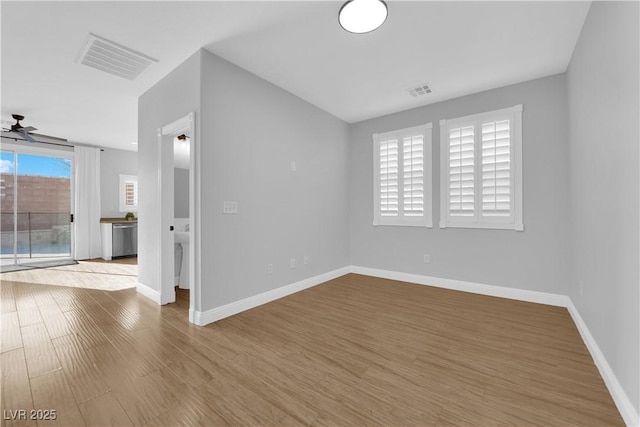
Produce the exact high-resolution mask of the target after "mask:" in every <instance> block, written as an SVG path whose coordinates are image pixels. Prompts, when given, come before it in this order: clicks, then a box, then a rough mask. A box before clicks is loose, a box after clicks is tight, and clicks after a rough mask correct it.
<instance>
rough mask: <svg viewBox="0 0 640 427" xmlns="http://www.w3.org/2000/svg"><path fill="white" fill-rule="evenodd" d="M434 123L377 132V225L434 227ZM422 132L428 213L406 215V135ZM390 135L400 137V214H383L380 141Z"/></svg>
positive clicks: (375, 137)
mask: <svg viewBox="0 0 640 427" xmlns="http://www.w3.org/2000/svg"><path fill="white" fill-rule="evenodd" d="M432 133H433V123H425V124H423V125H418V126H412V127H408V128H404V129H397V130H393V131H388V132H383V133H375V134H373V196H374V197H373V200H374V203H373V225H374V226H376V227H377V226H408V227H427V228H432V227H433V200H432V199H433V178H432V175H433V157H432V143H433V135H432ZM416 135H422V144H423V147H422V149H423V151H422V152H423V158H422V161H423V167H424V169H423V177H422V178H423V200H424V205H423V208H424V211H423V212H424V214H423V215H421V216H404V213H403V208H404V190H403V189H402V188H401V187H402V185H403V183H402V173H403V171H404V165H403V164H402V163H403V162H402V160H403V154H404V144H403V142H402V139H403V138H405V137H408V136H416ZM390 139H397V140H398V178H399V183H398V216H396V217H389V216H383V215H382V214H381V212H380V205H381V193H380V143H381V142H383V141H388V140H390Z"/></svg>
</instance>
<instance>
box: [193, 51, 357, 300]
mask: <svg viewBox="0 0 640 427" xmlns="http://www.w3.org/2000/svg"><path fill="white" fill-rule="evenodd" d="M201 126H202V128H201V133H200V135H202V138H203V143H202V151H201V162H202V165H203V167H202V189H203V190H202V218H203V221H202V277H203V283H202V310H208V309H211V308H214V307H217V306H221V305H223V304H227V303H230V302H233V301H237V300H240V299H242V298H246V297H249V296H252V295H256V294H258V293H261V292H265V291H268V290H270V289H274V288H278V287H281V286H284V285H287V284H290V283H293V282H296V281H299V280H302V279H305V278H309V277H312V276H315V275H318V274H321V273H326V272H328V271H331V270H334V269H337V268H340V267H344V266H346V265H348V263H349V254H348V251H349V237H348V236H349V224H348V216H349V211H348V209H349V207H348V191H347V190H348V189H347V184H346V183H347V181H348V175H347V166H348V163H347V158H348V140H349V128H348V125H347V124H346V123H344V122H342V121H341V120H339V119H337V118H335V117H333V116H331V115H329V114H328V113H326V112H324V111H322V110H320V109H318V108H317V107H315V106H313V105H311V104H309V103H307V102H305V101H303V100H302V99H300V98H298V97H296V96H294V95H292V94H291V93H289V92H286V91H284V90H283V89H281V88H279V87H277V86H274V85H273V84H271V83H268V82H267V81H265V80H263V79H261V78H259V77H257V76H255V75H253V74H251V73H249V72H248V71H246V70H244V69H242V68H239V67H237V66H235V65H233V64H231V63H229V62H227V61H225V60H223V59H221V58H219V57H217V56H215V55H212V54H210V53H209V52H207V51H203V53H202V120H201ZM291 162H296V165H297V171H296V172H291V171H290V164H291ZM225 200H230V201H237V202H238V208H239V212H238V214H237V215H222V203H223V201H225ZM305 255H307V256H309V257H310V263H309V264H308V265H303V262H302V260H303V257H304V256H305ZM290 258H296V260H297V268H296V269H295V270H290V269H289V259H290ZM270 263H271V264H273V265H274V267H275V271H274V273H272V274H267V265H268V264H270Z"/></svg>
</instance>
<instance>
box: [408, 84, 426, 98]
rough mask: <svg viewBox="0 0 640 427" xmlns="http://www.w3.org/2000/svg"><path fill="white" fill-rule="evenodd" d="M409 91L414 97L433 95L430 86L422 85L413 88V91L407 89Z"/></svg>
mask: <svg viewBox="0 0 640 427" xmlns="http://www.w3.org/2000/svg"><path fill="white" fill-rule="evenodd" d="M407 90H408V91H409V93H410V94H411V96H413V97H416V96H421V95H426V94H428V93H431V88H430V87H429V85H421V86H417V87H412V88H411V89H407Z"/></svg>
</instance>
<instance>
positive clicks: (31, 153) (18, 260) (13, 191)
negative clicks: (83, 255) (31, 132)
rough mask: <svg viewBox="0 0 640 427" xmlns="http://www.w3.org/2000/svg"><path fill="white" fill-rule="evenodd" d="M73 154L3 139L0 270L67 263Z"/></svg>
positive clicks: (0, 157)
mask: <svg viewBox="0 0 640 427" xmlns="http://www.w3.org/2000/svg"><path fill="white" fill-rule="evenodd" d="M72 162H73V152H72V151H67V150H52V149H46V148H41V147H31V146H23V145H19V144H10V143H3V145H2V151H0V204H1V205H0V210H1V213H2V215H1V219H0V261H1V264H2V270H3V271H10V270H16V269H20V268H23V267H28V266H35V265H40V266H48V265H57V264H64V263H67V262H72V259H71V254H72V253H73V232H72V227H71V212H73V205H72V204H73V185H72V184H73V183H72V172H71V171H72Z"/></svg>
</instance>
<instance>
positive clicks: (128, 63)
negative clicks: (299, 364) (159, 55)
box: [76, 33, 158, 80]
mask: <svg viewBox="0 0 640 427" xmlns="http://www.w3.org/2000/svg"><path fill="white" fill-rule="evenodd" d="M76 62H78V63H80V64H84V65H86V66H88V67H92V68H95V69H98V70H101V71H104V72H105V73H109V74H113V75H114V76H118V77H123V78H125V79H128V80H135V78H136V77H138V76H139V75H140V73H142V72H143V71H144V70H145V69H146V68H147V67H148V66H149V65H151V64H152V63H154V62H158V60H157V59H153V58H151V57H150V56H147V55H144V54H142V53H140V52H136V51H135V50H133V49H129V48H128V47H125V46H122V45H121V44H118V43H115V42H112V41H111V40H107V39H105V38H104V37H100V36H97V35H95V34H92V33H90V34H89V38H88V39H87V41H86V43H85V44H84V46H83V47H82V50H81V51H80V53H79V54H78V57H77V58H76Z"/></svg>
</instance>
